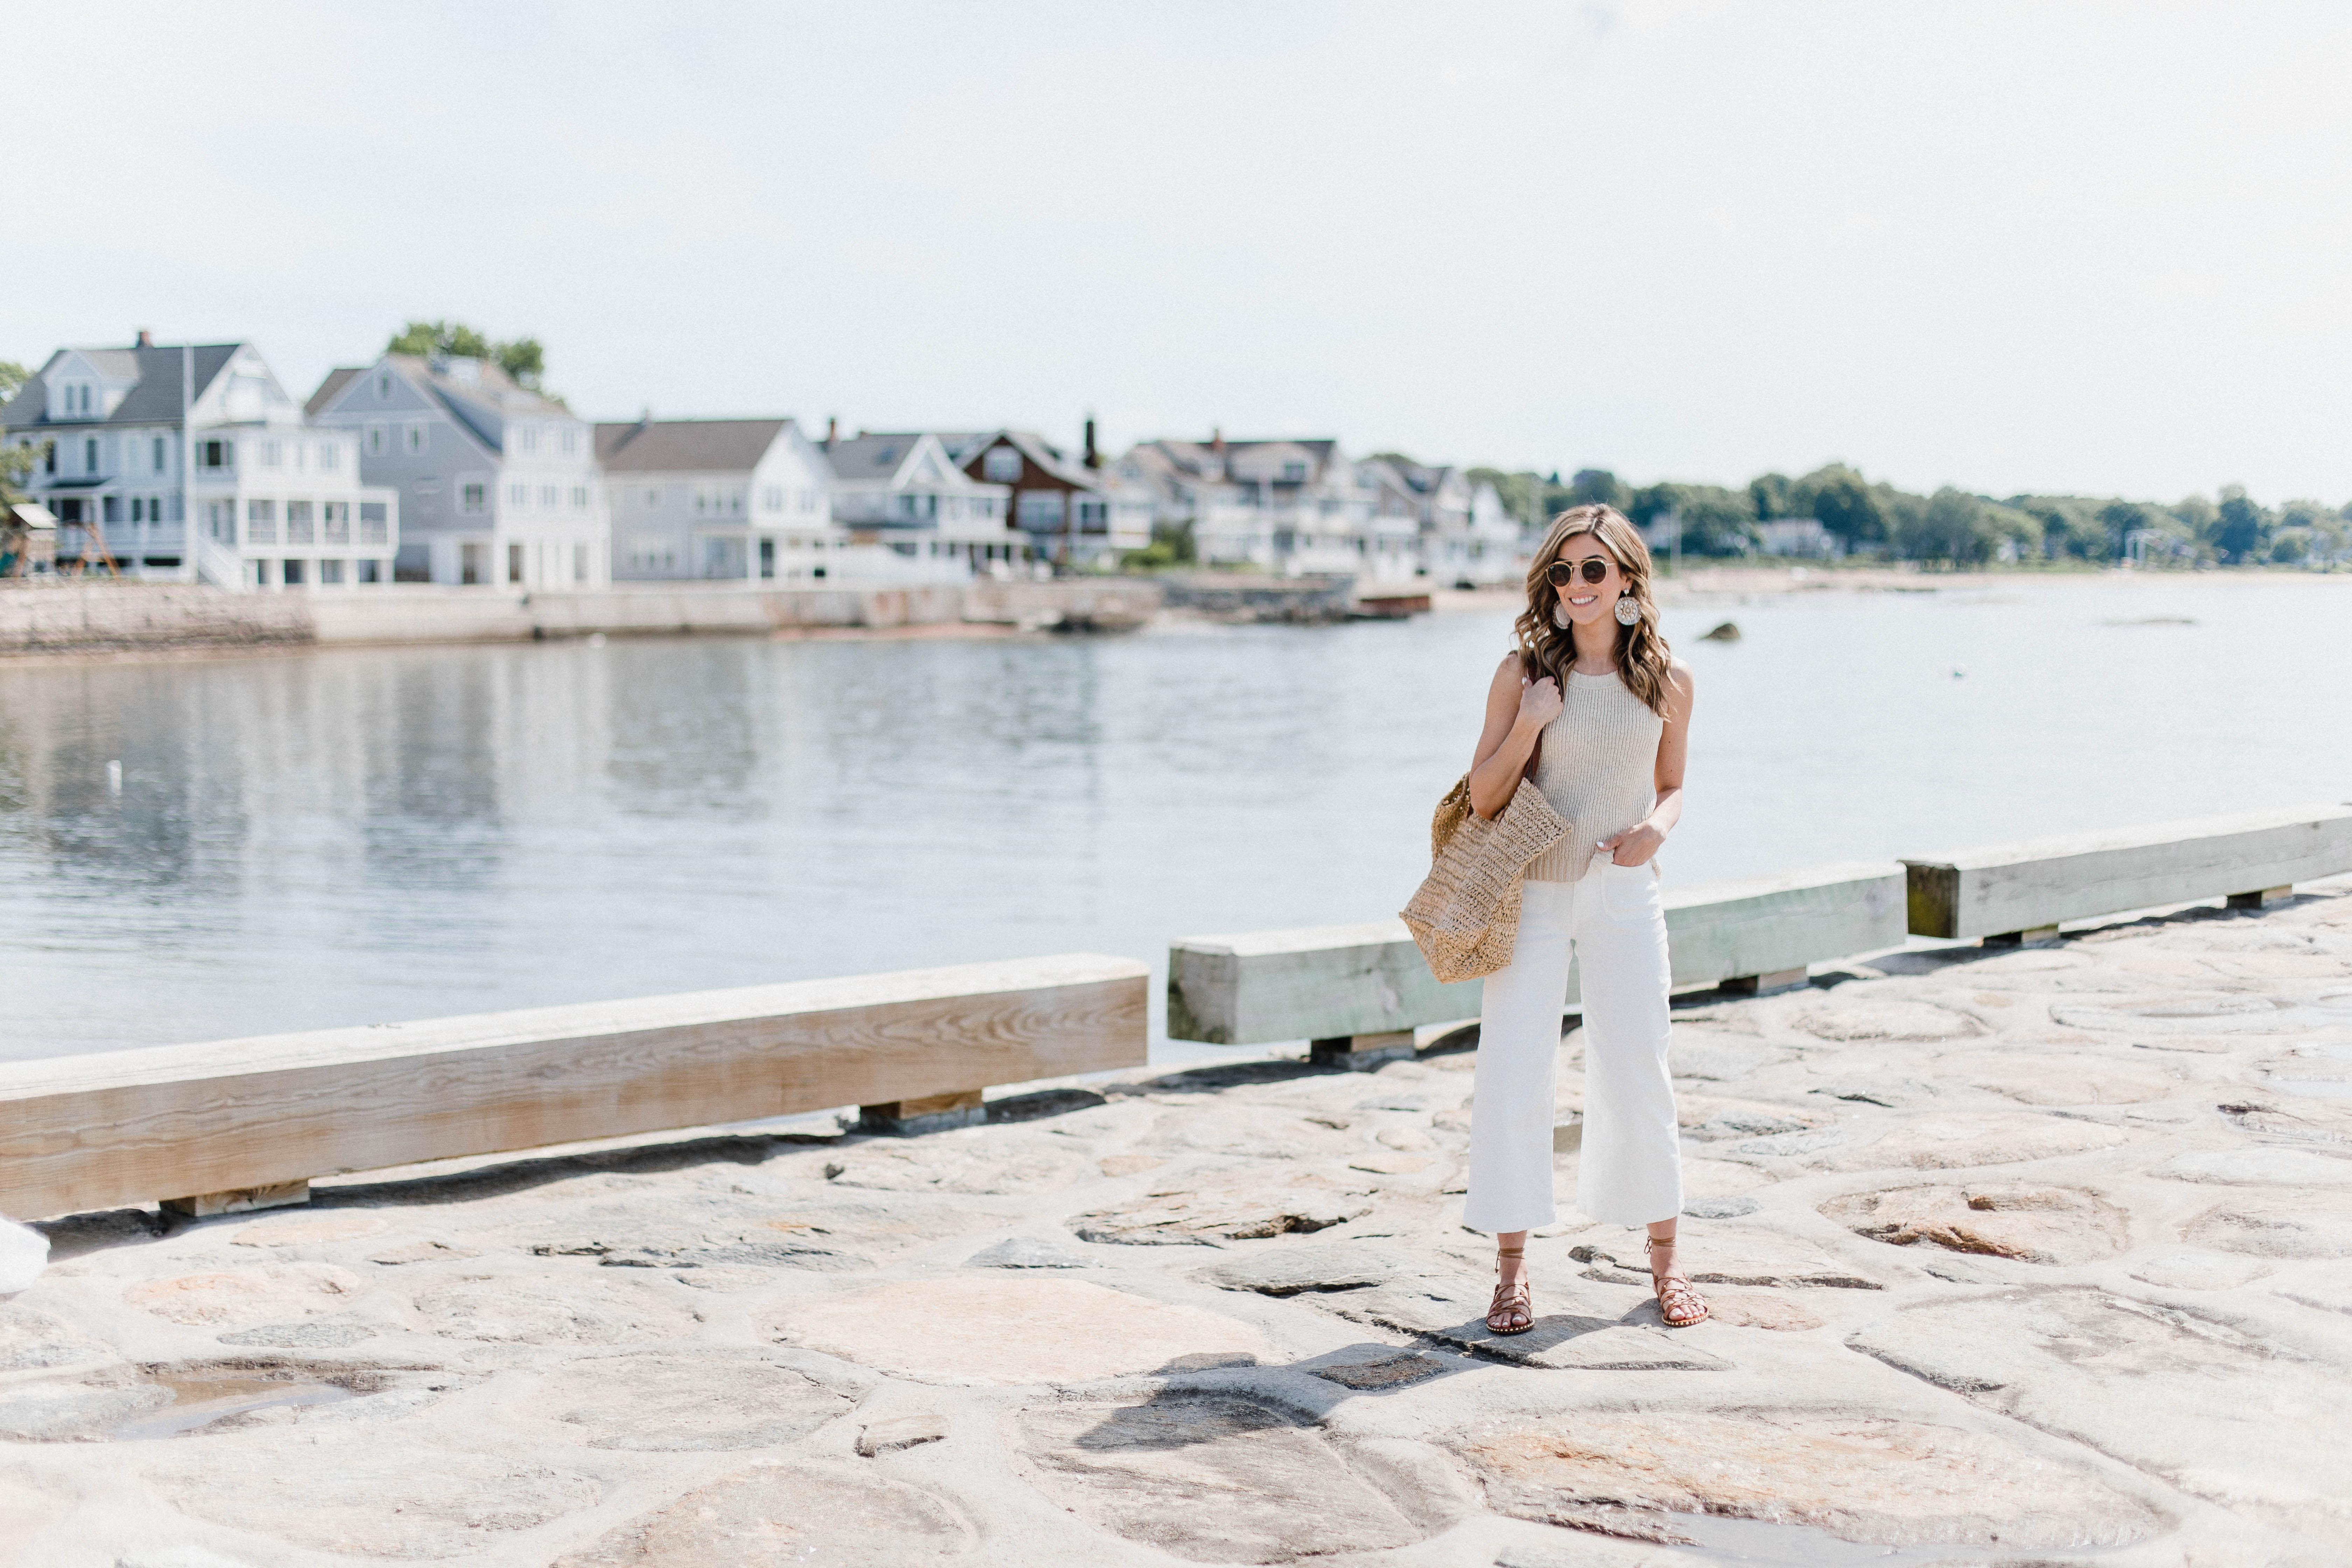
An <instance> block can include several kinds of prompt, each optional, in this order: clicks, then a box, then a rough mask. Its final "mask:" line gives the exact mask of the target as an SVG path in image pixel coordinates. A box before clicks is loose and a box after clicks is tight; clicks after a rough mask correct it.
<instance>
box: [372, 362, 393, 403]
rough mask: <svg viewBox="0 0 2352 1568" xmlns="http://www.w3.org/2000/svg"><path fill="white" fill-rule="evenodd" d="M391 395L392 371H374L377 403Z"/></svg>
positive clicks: (386, 399) (388, 399) (384, 400)
mask: <svg viewBox="0 0 2352 1568" xmlns="http://www.w3.org/2000/svg"><path fill="white" fill-rule="evenodd" d="M391 397H392V372H390V371H388V370H380V371H378V372H376V373H375V400H376V401H377V402H378V403H384V402H388V401H390V399H391Z"/></svg>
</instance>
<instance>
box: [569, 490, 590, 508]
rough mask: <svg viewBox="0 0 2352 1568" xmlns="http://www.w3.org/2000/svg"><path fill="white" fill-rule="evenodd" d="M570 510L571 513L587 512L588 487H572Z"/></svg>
mask: <svg viewBox="0 0 2352 1568" xmlns="http://www.w3.org/2000/svg"><path fill="white" fill-rule="evenodd" d="M572 510H573V511H586V510H588V487H587V486H586V485H574V486H572Z"/></svg>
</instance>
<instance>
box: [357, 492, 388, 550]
mask: <svg viewBox="0 0 2352 1568" xmlns="http://www.w3.org/2000/svg"><path fill="white" fill-rule="evenodd" d="M385 510H386V509H385V507H384V504H383V502H382V501H380V500H363V501H362V502H360V542H361V543H362V544H386V543H389V542H391V541H390V540H388V539H387V538H386V537H385V530H386V527H387V526H388V521H389V520H388V519H387V518H386V516H385Z"/></svg>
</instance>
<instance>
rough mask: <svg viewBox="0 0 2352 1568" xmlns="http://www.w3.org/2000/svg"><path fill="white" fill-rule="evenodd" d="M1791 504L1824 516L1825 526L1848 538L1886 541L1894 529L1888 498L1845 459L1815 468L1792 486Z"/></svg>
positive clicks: (1863, 541) (1850, 544) (1850, 542)
mask: <svg viewBox="0 0 2352 1568" xmlns="http://www.w3.org/2000/svg"><path fill="white" fill-rule="evenodd" d="M1790 505H1792V506H1800V507H1801V508H1802V510H1803V511H1804V512H1805V513H1806V514H1808V515H1810V516H1812V517H1817V518H1819V519H1821V521H1822V527H1823V528H1826V529H1828V530H1829V531H1831V532H1832V533H1834V534H1836V535H1837V536H1838V537H1839V538H1841V539H1843V540H1844V541H1845V542H1846V547H1847V548H1848V549H1852V548H1853V547H1855V546H1857V545H1863V546H1867V545H1873V544H1881V543H1884V542H1885V541H1886V540H1887V538H1888V536H1889V535H1890V534H1891V533H1892V531H1893V530H1892V529H1891V527H1890V526H1889V524H1890V521H1891V520H1890V519H1889V517H1888V516H1887V507H1886V504H1885V498H1884V497H1883V496H1882V495H1881V494H1880V493H1879V491H1878V490H1877V489H1874V488H1873V487H1872V486H1871V485H1870V484H1869V483H1868V482H1867V481H1865V480H1864V479H1863V477H1862V476H1861V475H1860V474H1858V473H1856V472H1854V471H1853V469H1852V468H1847V467H1846V466H1845V465H1844V464H1843V463H1832V464H1830V465H1829V466H1828V467H1826V468H1816V469H1814V470H1813V471H1812V472H1811V473H1810V474H1807V475H1806V476H1805V477H1804V478H1803V479H1799V480H1798V481H1797V482H1796V483H1795V484H1794V485H1793V486H1791V487H1790Z"/></svg>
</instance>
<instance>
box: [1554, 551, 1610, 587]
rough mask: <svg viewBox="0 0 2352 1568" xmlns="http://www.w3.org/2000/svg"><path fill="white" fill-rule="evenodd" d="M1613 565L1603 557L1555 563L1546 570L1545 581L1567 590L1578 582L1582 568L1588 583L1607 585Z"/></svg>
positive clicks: (1589, 556)
mask: <svg viewBox="0 0 2352 1568" xmlns="http://www.w3.org/2000/svg"><path fill="white" fill-rule="evenodd" d="M1611 564H1612V563H1611V562H1610V560H1609V559H1608V557H1606V556H1602V555H1588V556H1586V557H1585V558H1584V559H1583V560H1582V561H1555V562H1553V563H1551V564H1550V565H1549V566H1547V567H1545V568H1544V581H1546V582H1547V583H1549V584H1551V585H1552V586H1553V587H1555V588H1565V587H1567V586H1568V585H1569V584H1570V583H1573V582H1575V581H1576V578H1577V573H1578V569H1579V568H1582V570H1583V575H1584V580H1585V581H1586V582H1588V583H1605V582H1607V581H1608V580H1609V568H1610V566H1611Z"/></svg>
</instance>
